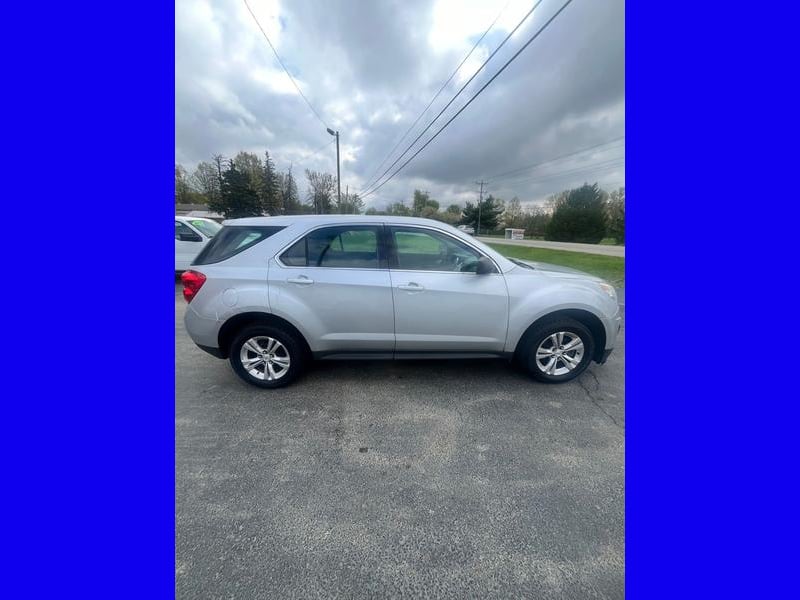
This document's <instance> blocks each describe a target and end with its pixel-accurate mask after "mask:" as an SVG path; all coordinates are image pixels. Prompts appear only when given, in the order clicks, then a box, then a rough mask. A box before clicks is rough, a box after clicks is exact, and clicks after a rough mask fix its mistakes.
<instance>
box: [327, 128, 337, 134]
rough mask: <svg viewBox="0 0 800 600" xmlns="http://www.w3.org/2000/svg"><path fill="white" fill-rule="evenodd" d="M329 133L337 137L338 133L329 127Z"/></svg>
mask: <svg viewBox="0 0 800 600" xmlns="http://www.w3.org/2000/svg"><path fill="white" fill-rule="evenodd" d="M328 133H330V134H331V135H336V132H335V131H334V130H333V129H331V128H330V127H328Z"/></svg>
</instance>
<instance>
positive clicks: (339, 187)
mask: <svg viewBox="0 0 800 600" xmlns="http://www.w3.org/2000/svg"><path fill="white" fill-rule="evenodd" d="M328 133H330V134H331V135H332V136H334V137H335V138H336V192H337V197H338V198H339V206H341V205H342V175H341V172H340V169H339V132H338V131H334V130H333V129H331V128H330V127H328Z"/></svg>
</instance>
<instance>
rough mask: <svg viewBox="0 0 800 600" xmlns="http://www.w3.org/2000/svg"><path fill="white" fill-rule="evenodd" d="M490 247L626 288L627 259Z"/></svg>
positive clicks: (492, 244) (496, 245)
mask: <svg viewBox="0 0 800 600" xmlns="http://www.w3.org/2000/svg"><path fill="white" fill-rule="evenodd" d="M489 246H491V247H492V248H494V249H495V250H497V251H498V252H499V253H500V254H502V255H503V256H509V257H511V258H520V259H522V260H533V261H538V262H546V263H551V264H554V265H561V266H562V267H570V268H572V269H578V270H579V271H584V272H586V273H589V274H591V275H596V276H598V277H602V278H603V279H605V280H606V281H608V282H609V283H611V284H613V285H615V286H616V287H625V259H624V258H620V257H618V256H602V255H600V254H585V253H583V252H566V251H564V250H549V249H545V248H526V247H525V246H511V245H508V244H495V243H490V244H489Z"/></svg>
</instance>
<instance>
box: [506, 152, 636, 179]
mask: <svg viewBox="0 0 800 600" xmlns="http://www.w3.org/2000/svg"><path fill="white" fill-rule="evenodd" d="M614 163H622V164H624V163H625V157H624V156H614V157H611V158H607V159H605V160H603V161H600V162H594V163H589V164H583V165H572V166H567V167H566V168H564V169H563V170H561V171H554V172H551V173H542V174H541V175H531V174H530V173H527V174H523V175H522V177H521V178H519V176H517V177H518V178H514V177H511V178H509V179H507V180H501V181H499V182H498V181H497V180H493V181H494V183H495V184H497V185H516V184H517V183H522V182H524V181H533V180H535V179H544V178H548V177H552V176H554V175H559V174H561V173H564V174H568V173H571V172H573V171H585V170H587V169H595V168H597V167H602V166H604V165H610V164H614Z"/></svg>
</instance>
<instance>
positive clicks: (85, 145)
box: [0, 2, 175, 598]
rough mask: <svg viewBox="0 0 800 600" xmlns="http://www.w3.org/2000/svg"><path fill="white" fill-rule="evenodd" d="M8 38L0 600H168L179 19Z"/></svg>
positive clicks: (18, 17)
mask: <svg viewBox="0 0 800 600" xmlns="http://www.w3.org/2000/svg"><path fill="white" fill-rule="evenodd" d="M3 30H4V31H3V35H2V36H0V39H1V40H2V41H0V43H1V44H2V50H3V56H4V61H3V62H4V84H5V85H4V93H3V97H4V103H5V105H6V106H5V111H4V113H3V130H4V135H3V143H2V144H0V146H2V148H3V149H2V152H3V159H4V160H3V164H4V167H5V169H4V174H5V176H4V178H3V184H2V188H3V192H2V197H3V200H4V202H3V207H4V210H5V213H6V214H5V219H4V220H3V221H4V227H3V235H2V240H0V243H2V245H3V247H4V250H5V251H4V252H3V258H4V261H3V280H4V286H3V293H2V297H3V304H4V309H5V310H4V311H3V315H4V316H5V319H4V323H3V339H4V341H5V354H6V361H4V362H5V365H4V366H5V367H6V368H5V369H4V375H5V377H4V392H5V393H4V394H3V397H4V402H3V407H4V414H3V430H4V431H3V436H2V443H3V457H4V463H5V465H6V468H5V469H4V470H5V473H6V477H7V480H6V482H5V483H6V485H5V486H4V489H5V494H4V496H5V500H6V509H5V515H4V522H5V524H4V527H3V530H4V531H3V533H4V535H3V538H4V542H5V544H4V545H5V549H6V553H5V554H6V557H7V558H6V560H5V561H4V565H3V566H4V568H5V570H6V575H5V577H4V582H3V592H4V593H3V595H4V596H5V597H8V598H14V597H49V598H58V597H73V596H75V597H102V598H109V597H113V598H120V597H130V598H161V597H171V596H172V595H174V589H175V588H174V576H175V575H174V525H175V517H174V333H173V332H174V304H173V302H174V279H173V278H174V274H173V268H174V267H173V265H172V260H173V259H172V257H173V247H172V244H171V243H170V235H171V234H170V232H169V231H168V229H169V228H170V227H171V225H170V222H171V220H172V219H171V217H172V215H173V212H172V211H173V205H172V204H173V185H174V183H173V179H172V178H173V172H172V170H173V164H174V5H173V4H172V3H164V2H137V3H135V4H131V3H114V2H110V3H109V2H104V3H96V4H94V5H92V4H91V3H90V4H86V3H84V4H81V3H78V4H75V3H66V4H65V3H52V4H50V5H48V4H47V3H44V4H42V3H36V4H27V5H26V4H25V3H22V4H19V3H16V4H14V3H12V4H9V5H8V6H5V7H4V16H3ZM111 357H113V358H111ZM12 378H13V381H12Z"/></svg>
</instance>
